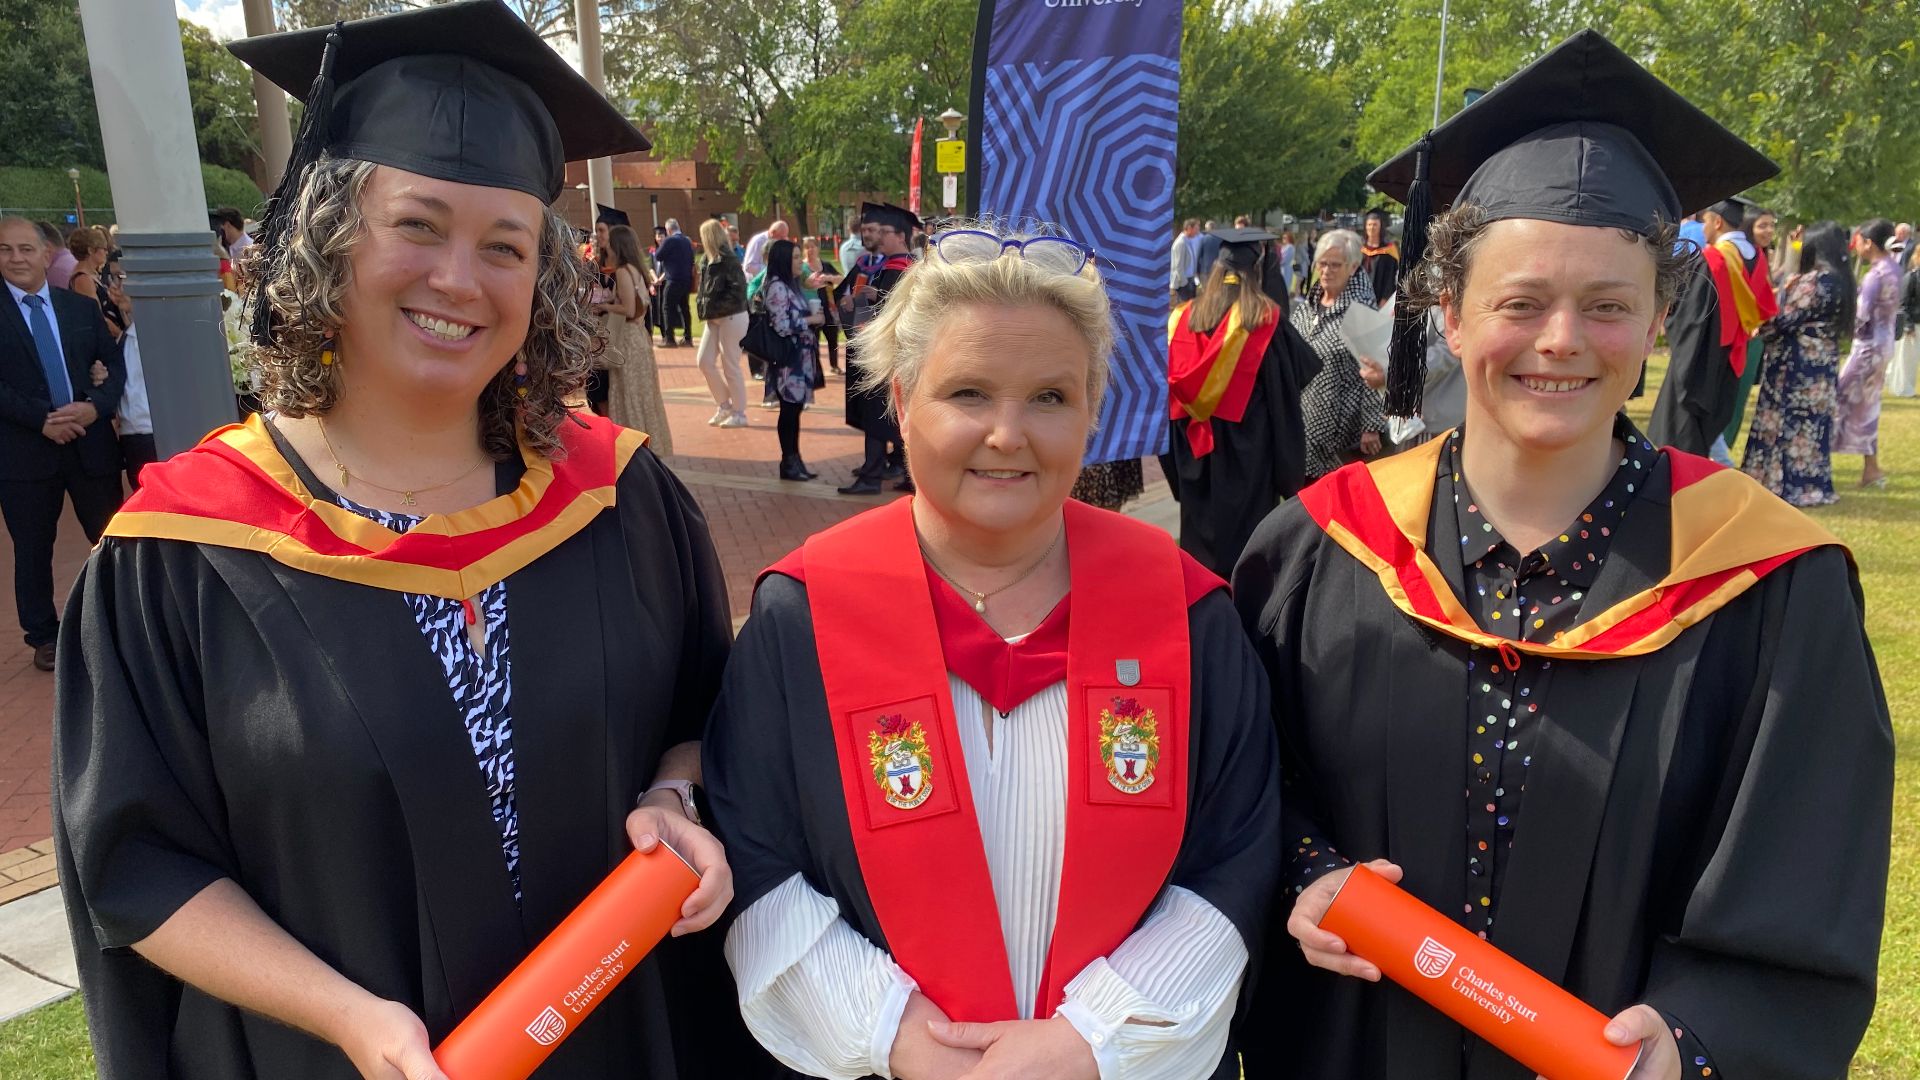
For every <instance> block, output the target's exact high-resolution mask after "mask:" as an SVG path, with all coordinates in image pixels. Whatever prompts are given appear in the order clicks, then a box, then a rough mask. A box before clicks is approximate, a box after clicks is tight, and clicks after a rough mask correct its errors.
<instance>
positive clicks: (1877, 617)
mask: <svg viewBox="0 0 1920 1080" xmlns="http://www.w3.org/2000/svg"><path fill="white" fill-rule="evenodd" d="M1663 360H1664V357H1656V358H1655V370H1654V372H1653V373H1652V374H1651V375H1650V378H1649V382H1650V383H1652V384H1653V385H1655V386H1657V385H1658V382H1659V378H1660V375H1661V374H1662V373H1663V372H1664V368H1663V366H1662V362H1663ZM1652 404H1653V399H1652V397H1651V396H1648V397H1647V398H1645V399H1643V400H1642V401H1638V402H1635V403H1633V405H1632V406H1631V407H1630V409H1629V411H1630V412H1631V413H1633V415H1634V418H1635V419H1636V420H1638V421H1640V422H1641V423H1642V424H1644V423H1645V421H1646V414H1647V411H1648V410H1649V409H1650V408H1651V407H1652ZM1880 436H1881V447H1882V454H1881V463H1882V465H1883V466H1884V467H1886V468H1887V469H1888V470H1889V471H1890V472H1891V473H1892V474H1893V482H1892V483H1891V484H1890V485H1889V486H1888V487H1887V489H1886V490H1884V491H1873V492H1860V491H1857V490H1855V488H1854V484H1855V483H1856V482H1858V480H1859V475H1860V459H1859V458H1857V457H1846V456H1843V457H1836V458H1835V459H1834V474H1835V482H1836V486H1837V488H1838V490H1839V491H1840V492H1841V493H1842V497H1841V501H1840V502H1839V504H1838V505H1835V506H1829V507H1822V508H1820V509H1817V510H1814V511H1812V514H1813V516H1814V517H1815V518H1816V519H1817V520H1818V521H1820V522H1821V523H1822V524H1823V525H1825V526H1826V527H1827V528H1829V529H1831V530H1833V531H1834V532H1835V533H1837V534H1839V536H1840V537H1841V538H1842V539H1843V540H1845V541H1846V542H1847V543H1848V544H1849V545H1851V546H1852V548H1853V552H1854V557H1855V558H1856V559H1857V560H1858V561H1859V564H1860V571H1861V577H1862V581H1863V584H1864V586H1865V589H1866V595H1867V623H1868V627H1869V630H1870V633H1871V635H1872V638H1873V645H1874V650H1875V652H1876V653H1877V654H1878V657H1879V660H1880V671H1881V674H1882V676H1883V678H1884V679H1885V682H1886V689H1887V698H1888V700H1889V702H1890V704H1891V705H1892V708H1893V723H1894V734H1895V737H1896V739H1897V744H1898V753H1899V759H1900V762H1899V766H1898V769H1897V771H1896V773H1895V790H1894V832H1893V875H1892V881H1891V883H1890V886H1889V888H1888V895H1887V929H1886V938H1885V940H1884V942H1883V943H1882V945H1881V950H1880V1004H1879V1009H1878V1010H1877V1011H1876V1012H1875V1014H1874V1018H1873V1026H1872V1028H1871V1029H1870V1030H1869V1031H1868V1032H1867V1038H1866V1043H1865V1044H1864V1045H1863V1046H1862V1047H1861V1048H1860V1055H1859V1057H1858V1058H1857V1059H1856V1060H1855V1063H1854V1069H1853V1073H1852V1075H1853V1076H1854V1077H1855V1078H1859V1080H1906V1078H1910V1077H1915V1076H1920V764H1916V761H1915V751H1916V750H1920V399H1889V400H1888V401H1887V402H1886V405H1885V411H1884V412H1883V414H1882V417H1881V421H1880ZM1735 457H1736V458H1738V448H1736V452H1735ZM1848 780H1849V778H1848V777H1843V776H1836V777H1829V778H1826V782H1828V783H1832V784H1844V783H1847V782H1848ZM1783 885H1786V883H1783ZM1786 887H1791V886H1790V885H1786ZM1809 930H1810V932H1811V931H1814V930H1817V928H1809ZM92 1076H93V1063H92V1054H91V1053H90V1052H89V1050H88V1049H87V1045H86V1031H85V1022H84V1020H83V1018H82V1016H81V1011H80V1005H79V999H78V998H68V999H67V1000H66V1001H63V1002H60V1003H59V1004H56V1005H51V1006H48V1007H47V1008H45V1009H41V1010H39V1011H38V1012H34V1013H31V1014H29V1015H27V1016H24V1017H21V1018H18V1019H16V1020H13V1021H10V1022H8V1023H6V1024H4V1025H0V1077H32V1078H33V1080H78V1078H84V1077H92Z"/></svg>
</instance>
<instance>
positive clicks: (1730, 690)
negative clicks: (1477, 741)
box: [1234, 439, 1893, 1080]
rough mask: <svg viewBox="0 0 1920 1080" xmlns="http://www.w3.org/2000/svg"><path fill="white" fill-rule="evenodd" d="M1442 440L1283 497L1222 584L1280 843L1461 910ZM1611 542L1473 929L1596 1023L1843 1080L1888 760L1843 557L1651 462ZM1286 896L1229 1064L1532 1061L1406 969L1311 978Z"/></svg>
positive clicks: (1256, 1067) (1884, 826)
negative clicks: (1639, 1024) (1246, 662)
mask: <svg viewBox="0 0 1920 1080" xmlns="http://www.w3.org/2000/svg"><path fill="white" fill-rule="evenodd" d="M1441 442H1442V440H1437V439H1436V440H1434V442H1432V443H1429V444H1428V445H1427V447H1422V448H1420V449H1416V450H1413V451H1409V452H1408V453H1406V454H1403V455H1400V456H1399V457H1396V458H1391V459H1386V460H1384V461H1381V462H1376V463H1372V464H1370V465H1367V466H1352V467H1349V468H1348V469H1346V470H1342V472H1340V473H1336V474H1334V476H1332V477H1329V478H1328V480H1326V481H1324V482H1323V483H1322V484H1321V485H1318V486H1316V487H1315V488H1312V489H1309V490H1308V491H1307V492H1304V493H1302V495H1301V497H1300V498H1299V499H1297V500H1295V501H1294V502H1293V503H1289V504H1288V505H1286V506H1284V507H1282V508H1281V509H1280V510H1279V511H1277V512H1276V513H1275V514H1274V515H1273V516H1272V517H1271V518H1270V519H1269V520H1268V521H1267V522H1265V523H1264V524H1263V525H1262V526H1261V528H1260V531H1259V532H1258V533H1257V534H1256V535H1255V536H1254V538H1253V541H1252V543H1251V544H1250V545H1249V547H1248V550H1247V554H1246V556H1245V558H1244V559H1243V560H1242V561H1241V564H1240V567H1239V570H1238V572H1237V574H1236V575H1235V579H1234V591H1235V597H1236V602H1237V604H1238V606H1239V608H1240V612H1241V615H1242V617H1243V618H1244V619H1245V620H1246V623H1247V625H1248V627H1249V630H1250V631H1251V632H1252V634H1253V636H1254V638H1255V647H1256V648H1257V649H1258V650H1259V651H1260V653H1261V657H1262V659H1263V660H1264V661H1265V663H1266V664H1267V667H1268V671H1269V672H1270V674H1271V675H1272V686H1273V693H1274V704H1273V715H1274V719H1275V722H1276V724H1277V725H1278V726H1279V729H1280V733H1281V745H1282V773H1283V777H1284V785H1285V807H1286V821H1285V828H1286V829H1287V832H1288V836H1289V837H1290V838H1291V837H1296V836H1308V835H1313V836H1320V837H1326V838H1328V839H1329V840H1330V841H1331V842H1332V843H1333V844H1334V846H1335V847H1336V848H1337V849H1338V850H1339V852H1340V853H1341V854H1342V855H1344V856H1346V857H1347V858H1350V859H1353V860H1356V861H1362V860H1366V859H1371V858H1376V857H1385V858H1389V859H1392V860H1393V861H1395V862H1397V863H1399V864H1400V865H1401V866H1402V867H1404V868H1405V870H1406V877H1405V880H1404V881H1403V882H1402V885H1403V886H1404V887H1405V888H1407V889H1408V890H1409V891H1410V892H1412V893H1413V894H1414V895H1415V896H1417V897H1419V898H1420V899H1422V900H1423V901H1425V902H1426V903H1428V904H1430V905H1432V906H1434V907H1435V908H1437V909H1438V910H1440V911H1443V912H1447V913H1449V914H1451V915H1452V916H1453V917H1454V918H1457V919H1462V921H1463V923H1465V922H1467V921H1468V919H1470V918H1471V917H1464V918H1463V916H1462V915H1461V914H1460V913H1461V911H1462V908H1461V905H1460V897H1461V896H1462V895H1463V890H1464V888H1465V882H1466V878H1467V868H1466V866H1465V859H1464V858H1463V856H1464V854H1465V853H1464V850H1463V847H1464V844H1465V837H1466V835H1467V832H1466V825H1467V816H1466V805H1465V802H1466V800H1465V799H1464V798H1463V797H1462V788H1463V785H1462V777H1463V775H1465V773H1466V754H1467V738H1468V726H1467V724H1466V722H1465V720H1466V717H1465V713H1464V711H1463V708H1462V705H1463V702H1465V701H1466V700H1467V694H1468V686H1467V680H1468V678H1469V677H1470V676H1469V669H1468V664H1469V662H1470V657H1469V653H1470V649H1471V647H1472V644H1473V643H1474V640H1480V641H1482V642H1491V641H1492V640H1494V639H1492V638H1491V637H1490V636H1489V635H1485V634H1482V633H1480V632H1479V631H1478V630H1477V629H1475V628H1471V627H1463V626H1460V625H1459V624H1458V619H1459V618H1460V616H1461V614H1462V613H1463V611H1464V608H1463V607H1462V605H1461V604H1460V602H1459V601H1458V599H1457V598H1456V597H1455V596H1454V595H1453V593H1452V591H1451V588H1450V587H1449V586H1448V585H1447V584H1446V582H1450V581H1459V580H1462V579H1463V575H1462V568H1461V566H1460V559H1461V556H1460V547H1459V544H1458V543H1457V542H1453V541H1454V539H1455V538H1453V537H1450V536H1433V535H1430V534H1429V530H1428V516H1429V510H1430V500H1431V498H1432V493H1433V490H1434V479H1433V478H1434V472H1433V469H1434V465H1435V463H1436V460H1437V458H1436V455H1437V454H1438V453H1439V445H1440V443H1441ZM1342 485H1344V486H1342ZM1376 487H1377V492H1378V494H1377V495H1369V494H1368V492H1369V491H1370V490H1374V489H1375V488H1376ZM1683 488H1684V489H1685V490H1682V489H1683ZM1309 504H1313V505H1312V506H1310V505H1309ZM1789 515H1791V516H1789ZM1436 516H1437V515H1436ZM1322 519H1324V521H1326V522H1333V523H1334V524H1333V525H1331V526H1323V520H1322ZM1396 537H1397V539H1396ZM1828 539H1829V540H1830V538H1828ZM1801 545H1807V546H1806V547H1805V548H1804V550H1801V551H1798V552H1795V551H1794V550H1793V549H1795V548H1798V547H1801ZM1359 548H1365V549H1366V550H1368V551H1372V552H1376V553H1375V554H1369V555H1368V556H1367V558H1366V560H1365V561H1363V560H1362V558H1361V557H1359V556H1358V555H1356V554H1355V550H1356V549H1359ZM1416 548H1418V549H1421V550H1423V551H1424V552H1426V553H1430V554H1427V555H1419V554H1417V553H1416ZM1610 550H1611V554H1610V555H1609V556H1608V557H1607V559H1606V561H1605V563H1604V565H1603V566H1602V568H1601V569H1600V571H1599V573H1598V577H1597V578H1596V580H1595V582H1594V584H1593V586H1592V588H1591V590H1590V591H1589V595H1588V596H1587V598H1586V600H1585V602H1584V605H1583V607H1582V620H1581V623H1580V625H1578V626H1577V627H1576V628H1575V630H1574V631H1572V632H1570V638H1569V640H1573V641H1574V642H1575V643H1577V644H1579V645H1580V646H1581V648H1580V649H1576V650H1574V651H1573V652H1569V653H1564V654H1561V655H1560V657H1559V658H1557V659H1554V660H1553V661H1552V662H1553V665H1554V668H1555V671H1554V677H1553V678H1552V679H1551V680H1550V681H1549V682H1548V684H1547V686H1546V688H1545V689H1544V691H1543V693H1542V695H1541V696H1542V697H1543V699H1544V701H1543V703H1542V708H1544V709H1545V710H1546V711H1545V714H1544V715H1545V719H1544V720H1542V721H1541V723H1540V725H1539V730H1538V732H1537V734H1536V735H1535V736H1534V737H1533V739H1532V747H1531V752H1532V754H1533V756H1534V761H1533V764H1532V768H1531V770H1530V772H1529V774H1528V782H1527V796H1526V798H1527V802H1526V809H1525V813H1524V815H1523V816H1521V817H1520V818H1518V819H1517V824H1516V830H1517V831H1516V833H1515V836H1514V842H1513V847H1512V849H1511V851H1510V852H1509V853H1508V854H1507V856H1506V865H1507V869H1506V872H1505V873H1506V877H1505V884H1504V893H1503V899H1502V900H1501V909H1500V911H1501V913H1500V919H1499V922H1498V924H1497V925H1496V926H1495V927H1494V929H1493V931H1492V937H1491V940H1492V942H1493V944H1495V945H1496V946H1498V947H1500V948H1501V949H1503V950H1506V951H1507V952H1508V953H1510V954H1512V955H1513V956H1514V957H1515V958H1517V959H1518V960H1519V961H1521V962H1522V963H1524V964H1526V965H1528V966H1529V967H1531V968H1533V969H1534V970H1536V971H1538V972H1540V973H1541V974H1543V975H1545V976H1546V977H1547V978H1549V979H1552V980H1554V981H1555V982H1558V983H1560V984H1561V985H1563V986H1565V987H1566V988H1567V989H1568V990H1570V991H1571V992H1572V993H1574V994H1576V995H1577V996H1579V997H1580V998H1582V999H1584V1000H1585V1001H1587V1002H1588V1003H1589V1004H1591V1005H1593V1006H1594V1007H1595V1008H1597V1009H1599V1010H1600V1011H1601V1012H1603V1013H1607V1014H1609V1015H1611V1014H1612V1013H1614V1012H1616V1011H1618V1010H1620V1009H1622V1008H1625V1007H1627V1006H1629V1005H1632V1004H1636V1003H1640V1002H1645V1003H1648V1004H1651V1005H1653V1006H1654V1007H1656V1008H1658V1009H1660V1010H1662V1011H1663V1012H1664V1013H1666V1014H1668V1015H1670V1016H1674V1017H1678V1018H1680V1019H1681V1020H1683V1021H1684V1022H1685V1023H1686V1024H1687V1025H1688V1027H1689V1029H1690V1031H1691V1032H1692V1033H1693V1034H1694V1035H1696V1036H1697V1037H1698V1038H1699V1039H1700V1040H1701V1042H1702V1043H1703V1044H1704V1045H1705V1046H1706V1048H1707V1049H1708V1050H1709V1051H1710V1052H1711V1054H1712V1056H1713V1060H1714V1063H1715V1065H1716V1066H1717V1067H1718V1069H1720V1070H1722V1071H1724V1073H1725V1075H1728V1076H1747V1077H1757V1076H1765V1077H1768V1078H1769V1080H1800V1078H1806V1080H1813V1078H1830V1077H1835V1076H1840V1075H1842V1074H1844V1073H1845V1071H1846V1068H1847V1064H1848V1061H1849V1059H1850V1057H1851V1055H1852V1053H1853V1051H1854V1049H1855V1047H1856V1046H1857V1044H1858V1042H1859V1040H1860V1037H1861V1035H1862V1033H1863V1032H1864V1030H1865V1028H1866V1024H1867V1021H1868V1018H1869V1016H1870V1015H1871V1013H1872V1011H1873V1001H1874V989H1875V966H1876V963H1877V955H1878V948H1879V938H1880V928H1881V921H1882V915H1883V905H1884V899H1885V892H1886V870H1887V858H1888V850H1889V828H1890V814H1891V787H1892V761H1893V756H1892V755H1893V748H1892V738H1891V730H1890V722H1889V719H1888V714H1887V704H1886V699H1885V696H1884V694H1883V692H1882V689H1881V686H1880V681H1879V676H1878V673H1877V669H1876V667H1875V664H1874V659H1873V654H1872V650H1871V648H1870V647H1869V644H1868V642H1867V639H1866V635H1865V632H1864V628H1863V625H1862V608H1861V604H1862V601H1861V594H1860V590H1859V584H1858V579H1857V576H1856V574H1855V571H1854V568H1853V566H1852V564H1851V562H1850V560H1849V557H1848V555H1847V554H1846V552H1845V550H1844V549H1842V548H1840V547H1838V546H1834V545H1833V544H1831V543H1828V542H1825V541H1822V540H1821V539H1820V530H1819V529H1818V527H1817V526H1813V525H1812V524H1811V522H1810V521H1809V520H1808V519H1806V518H1804V517H1800V516H1799V515H1798V514H1797V513H1795V512H1791V511H1789V510H1788V509H1787V508H1785V507H1784V504H1780V503H1778V502H1777V501H1776V500H1773V499H1771V497H1770V496H1768V495H1766V494H1765V492H1764V491H1761V490H1760V489H1758V487H1757V486H1756V485H1753V484H1751V482H1749V481H1747V480H1746V478H1745V477H1743V476H1741V474H1739V473H1736V472H1733V471H1732V470H1718V469H1715V468H1713V467H1712V466H1710V465H1709V464H1708V463H1706V462H1704V461H1703V460H1702V459H1698V458H1693V457H1689V456H1681V455H1674V454H1671V453H1668V454H1664V455H1662V456H1661V458H1660V459H1659V464H1658V465H1657V466H1656V468H1655V469H1654V470H1653V475H1652V476H1651V477H1649V478H1648V480H1647V482H1646V483H1645V484H1644V486H1643V487H1642V488H1641V491H1640V493H1639V494H1638V496H1637V497H1636V499H1635V501H1634V503H1633V504H1632V510H1631V513H1630V514H1629V515H1628V517H1627V519H1626V521H1625V523H1624V524H1623V526H1622V527H1621V528H1620V529H1619V530H1618V531H1617V532H1616V533H1615V534H1614V536H1613V538H1612V547H1611V549H1610ZM1378 552H1386V553H1387V554H1386V555H1380V554H1378ZM1741 567H1748V568H1747V569H1741ZM1694 571H1699V572H1700V574H1701V575H1702V576H1695V575H1694ZM1761 572H1764V576H1761V577H1758V578H1757V579H1756V577H1755V575H1756V574H1757V573H1761ZM1670 575H1671V576H1672V577H1671V579H1670ZM1663 579H1669V580H1667V581H1666V583H1665V585H1664V587H1662V588H1661V590H1660V591H1659V593H1657V594H1653V595H1652V599H1651V602H1649V596H1650V594H1649V592H1648V590H1650V589H1652V588H1653V587H1654V586H1655V583H1657V582H1662V581H1663ZM1729 594H1731V598H1730V599H1729V598H1728V596H1729ZM1470 639H1473V640H1470ZM1513 644H1514V645H1518V646H1519V647H1521V648H1523V649H1527V650H1529V651H1530V652H1541V651H1544V650H1546V649H1549V648H1551V646H1534V645H1528V644H1524V643H1518V642H1515V643H1513ZM1482 649H1483V651H1482V652H1480V653H1478V654H1476V658H1479V659H1485V658H1486V657H1487V656H1488V655H1489V652H1490V651H1491V650H1490V649H1489V648H1488V646H1487V645H1486V644H1483V645H1482ZM1602 657H1604V658H1602ZM1290 910H1291V904H1290V902H1289V901H1288V900H1286V899H1285V898H1283V899H1282V900H1281V901H1280V902H1279V903H1277V904H1276V906H1275V911H1274V914H1273V918H1274V926H1273V928H1272V930H1271V931H1270V933H1269V953H1268V964H1269V967H1268V969H1267V974H1266V978H1265V979H1264V980H1263V984H1262V991H1263V996H1262V998H1261V1000H1260V1001H1258V1002H1257V1003H1256V1005H1255V1007H1254V1010H1253V1013H1252V1016H1251V1022H1250V1023H1248V1024H1247V1025H1246V1028H1247V1030H1249V1031H1252V1032H1257V1033H1259V1034H1260V1035H1262V1036H1264V1038H1263V1040H1262V1041H1261V1042H1260V1043H1259V1044H1258V1045H1255V1044H1252V1043H1248V1044H1247V1045H1246V1046H1245V1050H1246V1053H1247V1063H1248V1069H1247V1077H1248V1078H1249V1080H1261V1078H1266V1077H1276V1076H1286V1077H1299V1078H1302V1080H1335V1078H1340V1080H1346V1078H1349V1077H1355V1076H1391V1077H1393V1078H1394V1080H1442V1078H1444V1080H1459V1078H1462V1077H1466V1078H1471V1080H1531V1078H1532V1076H1533V1073H1532V1071H1531V1070H1527V1069H1523V1068H1522V1067H1520V1066H1519V1065H1518V1064H1517V1063H1515V1062H1513V1061H1512V1060H1511V1059H1509V1058H1507V1057H1506V1056H1505V1055H1503V1054H1501V1053H1499V1052H1498V1051H1496V1050H1494V1049H1492V1048H1491V1047H1489V1046H1486V1045H1484V1044H1479V1043H1470V1044H1466V1045H1465V1053H1463V1035H1462V1032H1461V1030H1460V1029H1459V1028H1458V1027H1457V1026H1455V1025H1454V1024H1453V1023H1452V1022H1451V1021H1449V1020H1447V1019H1446V1018H1445V1017H1444V1016H1443V1015H1442V1014H1440V1013H1439V1012H1437V1011H1435V1010H1433V1009H1430V1008H1428V1007H1427V1006H1425V1005H1424V1004H1422V1003H1421V1002H1419V1001H1418V1000H1417V999H1415V998H1414V997H1412V996H1411V995H1409V994H1407V993H1406V992H1405V991H1403V990H1400V989H1399V988H1397V987H1395V986H1393V985H1391V984H1388V983H1382V984H1378V985H1376V984H1370V983H1366V982H1363V981H1360V980H1357V979H1351V978H1344V977H1340V976H1336V975H1332V974H1330V973H1327V972H1324V971H1320V970H1317V969H1312V968H1309V967H1308V966H1307V964H1306V963H1305V960H1304V958H1303V957H1302V956H1301V954H1300V951H1299V949H1298V948H1296V947H1294V945H1293V942H1292V941H1291V940H1290V939H1289V938H1288V937H1287V935H1286V933H1285V930H1284V923H1285V920H1286V917H1287V915H1288V914H1289V912H1290Z"/></svg>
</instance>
